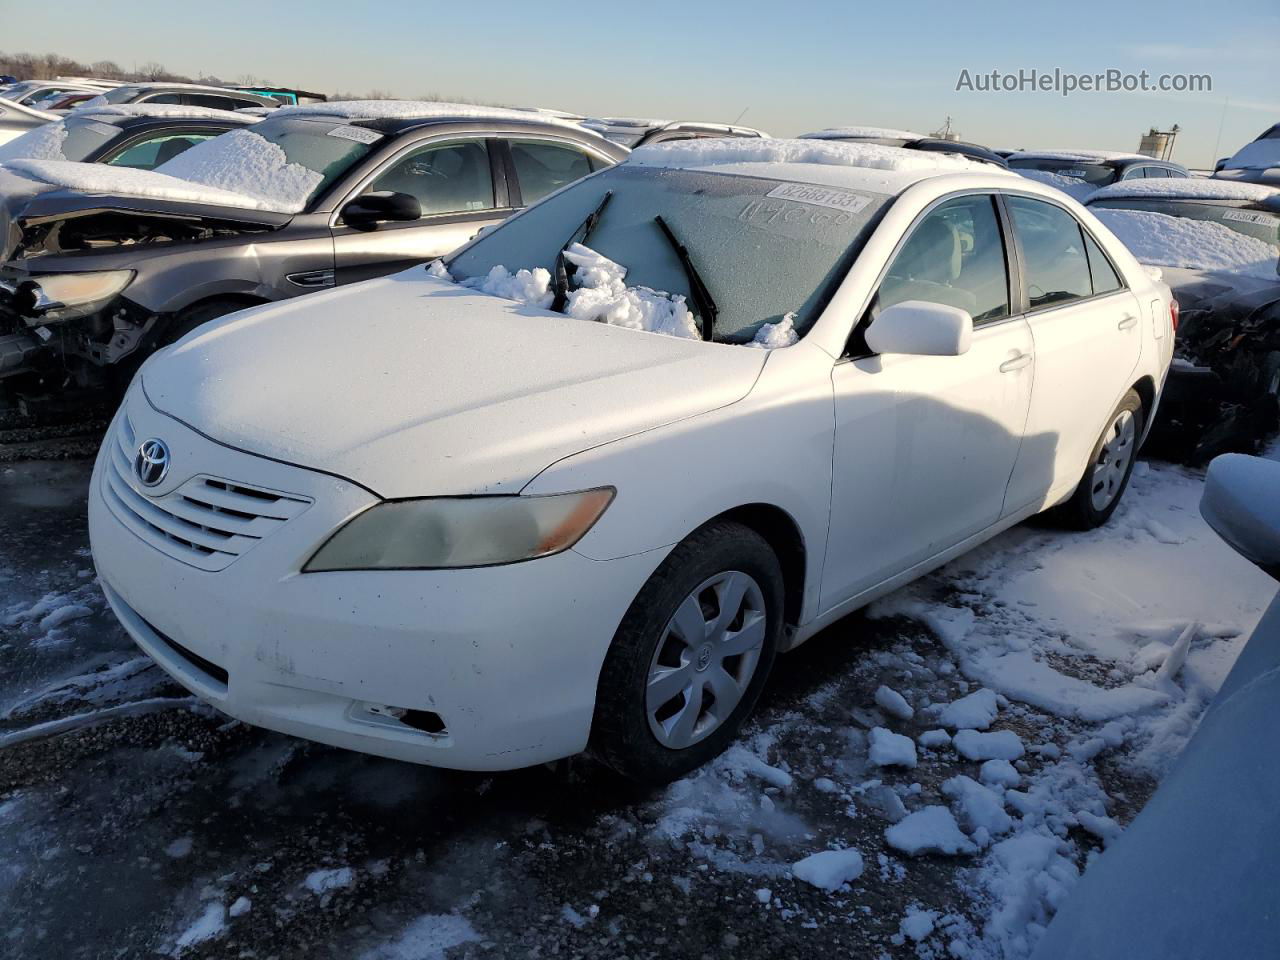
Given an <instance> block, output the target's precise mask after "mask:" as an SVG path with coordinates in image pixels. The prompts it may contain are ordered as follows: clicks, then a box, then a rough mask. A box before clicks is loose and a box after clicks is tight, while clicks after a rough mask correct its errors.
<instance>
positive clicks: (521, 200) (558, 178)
mask: <svg viewBox="0 0 1280 960" xmlns="http://www.w3.org/2000/svg"><path fill="white" fill-rule="evenodd" d="M503 145H504V147H505V148H506V150H507V154H508V156H509V158H510V167H509V168H508V170H509V178H508V179H509V183H510V186H511V194H512V201H511V202H512V204H513V205H514V206H519V207H527V206H529V205H531V204H534V203H537V202H538V201H539V200H541V199H542V198H543V197H545V196H546V195H547V194H549V193H554V192H555V191H557V190H559V189H560V188H561V187H567V186H568V185H569V184H571V183H573V182H575V181H577V180H581V179H582V178H583V177H585V176H587V175H588V174H590V173H593V172H594V171H596V170H599V169H601V168H602V167H605V166H608V165H609V161H606V160H603V159H602V158H600V157H597V156H595V155H594V154H591V153H589V152H588V151H587V150H586V149H584V148H583V147H582V146H581V145H579V144H576V143H572V142H569V141H565V140H551V139H538V138H533V137H510V136H509V137H506V138H504V141H503Z"/></svg>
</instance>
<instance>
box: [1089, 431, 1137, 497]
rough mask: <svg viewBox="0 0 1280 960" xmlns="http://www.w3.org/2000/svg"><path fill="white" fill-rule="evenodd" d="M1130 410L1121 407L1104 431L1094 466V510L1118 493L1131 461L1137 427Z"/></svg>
mask: <svg viewBox="0 0 1280 960" xmlns="http://www.w3.org/2000/svg"><path fill="white" fill-rule="evenodd" d="M1134 423H1135V421H1134V419H1133V412H1132V411H1130V410H1121V411H1120V412H1119V413H1118V414H1116V418H1115V419H1114V420H1112V421H1111V426H1109V427H1107V432H1106V433H1104V434H1103V440H1102V449H1101V450H1099V451H1098V459H1097V461H1096V462H1095V463H1094V465H1093V479H1092V482H1093V489H1092V491H1091V493H1092V500H1093V509H1095V510H1098V511H1102V510H1105V509H1107V507H1109V506H1111V503H1112V501H1114V500H1115V498H1116V497H1118V496H1119V495H1120V488H1121V487H1123V486H1124V478H1125V475H1126V474H1127V473H1128V470H1129V463H1130V462H1131V461H1132V460H1133V447H1134V439H1135V433H1136V432H1137V431H1136V428H1135V426H1134Z"/></svg>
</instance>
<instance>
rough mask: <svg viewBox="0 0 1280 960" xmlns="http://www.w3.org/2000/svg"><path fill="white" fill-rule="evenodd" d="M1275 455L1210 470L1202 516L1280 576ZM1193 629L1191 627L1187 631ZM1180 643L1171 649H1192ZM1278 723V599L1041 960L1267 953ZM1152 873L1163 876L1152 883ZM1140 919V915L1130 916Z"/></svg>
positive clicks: (1095, 867)
mask: <svg viewBox="0 0 1280 960" xmlns="http://www.w3.org/2000/svg"><path fill="white" fill-rule="evenodd" d="M1277 490H1280V463H1277V462H1276V461H1274V460H1264V459H1260V458H1257V457H1246V456H1241V455H1239V454H1228V455H1226V456H1223V457H1219V458H1218V459H1216V460H1214V461H1213V463H1211V464H1210V465H1209V470H1208V473H1207V476H1206V478H1205V486H1204V494H1203V496H1202V497H1201V500H1200V513H1201V515H1202V516H1203V517H1204V519H1205V520H1206V521H1207V522H1208V524H1209V526H1211V527H1212V528H1213V529H1214V530H1215V531H1216V532H1217V533H1218V534H1219V535H1220V536H1221V537H1222V538H1223V540H1225V541H1226V542H1227V544H1229V545H1230V546H1231V547H1232V548H1233V549H1235V551H1236V552H1237V553H1239V554H1240V555H1241V556H1243V557H1244V558H1245V559H1247V560H1249V561H1251V562H1252V563H1254V564H1255V565H1257V566H1258V567H1259V568H1261V569H1262V570H1264V571H1265V572H1266V573H1268V574H1269V575H1270V576H1271V577H1272V578H1274V579H1276V580H1280V497H1277V496H1276V491H1277ZM1191 632H1192V631H1190V630H1188V631H1187V632H1186V633H1185V634H1184V636H1185V637H1186V638H1187V640H1189V639H1190V636H1191ZM1186 652H1187V651H1186V641H1180V643H1179V645H1175V648H1174V649H1173V651H1171V653H1170V656H1171V657H1179V656H1181V657H1185V656H1186ZM1277 724H1280V597H1277V598H1276V599H1275V600H1273V601H1272V603H1271V606H1270V607H1269V608H1268V609H1267V611H1266V613H1264V614H1263V617H1262V620H1261V621H1260V622H1259V623H1258V625H1257V627H1255V628H1254V630H1253V633H1252V635H1251V636H1250V637H1249V640H1248V642H1247V643H1246V644H1245V646H1244V649H1243V650H1242V651H1241V653H1240V655H1239V657H1238V658H1237V659H1236V661H1235V665H1234V666H1233V667H1232V668H1231V672H1230V673H1229V674H1228V675H1227V677H1226V679H1225V680H1224V681H1223V683H1222V687H1221V688H1220V689H1219V690H1218V693H1217V695H1216V696H1215V697H1214V699H1213V702H1212V703H1210V704H1209V708H1208V709H1207V710H1206V711H1205V713H1204V716H1203V718H1202V719H1201V720H1200V721H1199V725H1198V727H1197V728H1196V730H1195V735H1194V736H1193V737H1192V738H1191V740H1190V742H1189V743H1188V744H1187V746H1186V748H1185V749H1184V750H1183V752H1182V754H1181V756H1180V757H1179V758H1178V761H1177V765H1176V766H1175V767H1174V768H1173V770H1171V771H1170V773H1169V774H1168V776H1166V777H1165V778H1164V780H1163V782H1162V783H1161V784H1160V787H1159V789H1158V790H1156V792H1155V794H1154V795H1153V796H1152V797H1151V799H1150V800H1149V801H1148V802H1147V803H1146V805H1145V806H1144V807H1143V809H1142V811H1141V812H1140V813H1139V814H1138V816H1137V817H1136V818H1135V819H1134V821H1133V822H1132V823H1131V824H1129V826H1127V827H1126V828H1125V830H1124V833H1123V834H1121V835H1120V836H1119V837H1118V838H1117V839H1116V841H1115V842H1114V844H1109V845H1108V849H1107V850H1106V852H1105V853H1103V854H1102V856H1101V857H1100V858H1099V859H1098V860H1097V862H1095V863H1093V864H1091V865H1090V866H1089V869H1088V871H1087V872H1086V873H1085V875H1084V877H1083V878H1082V879H1081V881H1080V883H1079V885H1078V886H1077V887H1076V888H1075V890H1073V891H1072V893H1071V895H1070V896H1069V897H1067V899H1066V902H1065V903H1064V904H1063V905H1062V907H1061V909H1060V910H1059V912H1058V913H1057V915H1056V916H1055V917H1054V918H1053V922H1052V923H1051V924H1049V928H1048V930H1047V931H1046V932H1045V934H1044V937H1043V939H1041V941H1040V943H1039V944H1038V946H1037V948H1036V951H1035V953H1034V954H1033V955H1032V958H1033V960H1080V958H1083V957H1088V958H1090V960H1132V958H1135V957H1267V956H1271V955H1273V954H1274V953H1275V946H1276V943H1277V942H1280V913H1277V911H1276V909H1275V896H1274V894H1275V890H1276V888H1277V884H1280V866H1278V864H1280V861H1277V859H1276V858H1275V857H1274V856H1271V855H1270V852H1271V851H1273V850H1275V849H1276V847H1277V845H1280V817H1277V815H1276V803H1275V798H1276V796H1277V795H1280V764H1276V763H1274V762H1273V758H1272V756H1271V755H1270V752H1269V751H1266V750H1265V749H1260V748H1259V747H1260V737H1259V733H1260V732H1262V736H1263V737H1265V736H1266V735H1267V734H1269V733H1270V731H1272V730H1275V729H1276V727H1277ZM1153 877H1160V878H1162V879H1161V881H1160V882H1159V883H1152V882H1151V879H1152V878H1153ZM1137 917H1141V918H1142V922H1141V923H1136V922H1135V918H1137Z"/></svg>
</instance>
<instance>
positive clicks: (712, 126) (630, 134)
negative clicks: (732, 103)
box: [582, 117, 768, 150]
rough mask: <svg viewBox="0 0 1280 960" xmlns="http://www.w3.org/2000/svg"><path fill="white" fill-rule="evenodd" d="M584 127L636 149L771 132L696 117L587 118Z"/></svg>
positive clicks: (752, 136)
mask: <svg viewBox="0 0 1280 960" xmlns="http://www.w3.org/2000/svg"><path fill="white" fill-rule="evenodd" d="M582 126H584V127H586V128H587V129H588V130H594V131H595V132H596V133H598V134H600V135H601V136H602V137H605V138H606V139H608V140H612V141H613V142H614V143H618V144H621V145H622V146H624V147H628V148H630V149H632V150H634V149H636V148H637V147H645V146H648V145H649V144H653V143H666V142H667V141H669V140H719V139H723V138H725V137H731V138H732V137H739V138H740V137H746V138H750V139H755V138H759V137H767V136H768V134H767V133H762V132H761V131H759V130H756V129H754V128H753V127H739V126H735V125H733V124H729V123H703V122H701V121H696V120H675V121H671V120H639V119H634V118H630V117H603V118H598V119H596V118H593V119H588V120H583V121H582Z"/></svg>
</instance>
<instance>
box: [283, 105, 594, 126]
mask: <svg viewBox="0 0 1280 960" xmlns="http://www.w3.org/2000/svg"><path fill="white" fill-rule="evenodd" d="M271 116H273V117H308V116H310V117H341V118H343V119H346V120H413V119H416V118H419V117H433V118H434V117H456V118H458V119H460V120H526V121H527V120H538V121H541V122H543V123H558V124H562V125H564V126H569V127H576V126H577V124H576V123H571V122H570V121H568V120H562V119H560V118H558V117H553V116H551V115H549V114H546V113H539V112H536V111H533V110H513V109H512V108H510V107H486V106H483V105H481V104H475V103H448V102H445V101H438V100H331V101H329V102H328V103H306V104H300V105H298V106H296V107H280V108H279V109H278V110H272V111H271Z"/></svg>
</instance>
